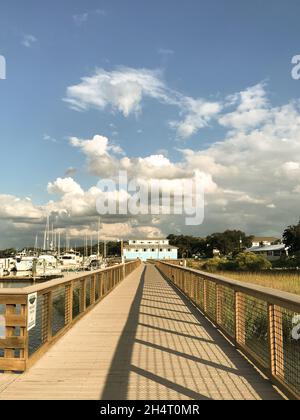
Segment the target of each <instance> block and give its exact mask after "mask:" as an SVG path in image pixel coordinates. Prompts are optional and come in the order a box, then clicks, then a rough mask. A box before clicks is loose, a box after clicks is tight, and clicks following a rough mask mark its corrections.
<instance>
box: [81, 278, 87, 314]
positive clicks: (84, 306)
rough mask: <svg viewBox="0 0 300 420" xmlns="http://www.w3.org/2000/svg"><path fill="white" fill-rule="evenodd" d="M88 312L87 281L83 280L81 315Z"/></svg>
mask: <svg viewBox="0 0 300 420" xmlns="http://www.w3.org/2000/svg"><path fill="white" fill-rule="evenodd" d="M85 310H86V279H82V280H81V290H80V313H83V312H85Z"/></svg>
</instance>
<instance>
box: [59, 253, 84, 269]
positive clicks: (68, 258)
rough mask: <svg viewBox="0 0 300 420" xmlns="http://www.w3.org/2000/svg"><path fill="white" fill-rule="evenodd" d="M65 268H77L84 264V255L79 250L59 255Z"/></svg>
mask: <svg viewBox="0 0 300 420" xmlns="http://www.w3.org/2000/svg"><path fill="white" fill-rule="evenodd" d="M59 261H60V262H61V264H62V269H63V270H76V269H79V268H81V266H82V257H81V256H80V253H79V252H76V251H73V250H71V251H69V252H66V253H65V254H63V255H61V256H60V257H59Z"/></svg>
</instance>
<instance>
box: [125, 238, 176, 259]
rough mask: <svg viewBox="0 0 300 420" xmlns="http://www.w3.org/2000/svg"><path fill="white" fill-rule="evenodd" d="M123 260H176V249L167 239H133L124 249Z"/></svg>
mask: <svg viewBox="0 0 300 420" xmlns="http://www.w3.org/2000/svg"><path fill="white" fill-rule="evenodd" d="M124 258H125V260H127V261H128V260H136V259H137V258H139V259H140V260H142V261H147V260H177V258H178V248H176V247H175V246H173V245H170V244H169V240H168V239H135V240H130V241H129V245H126V246H125V247H124Z"/></svg>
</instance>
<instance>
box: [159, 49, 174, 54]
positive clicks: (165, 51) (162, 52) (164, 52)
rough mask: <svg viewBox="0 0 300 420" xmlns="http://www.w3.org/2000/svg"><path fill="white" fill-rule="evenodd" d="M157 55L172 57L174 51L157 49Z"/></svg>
mask: <svg viewBox="0 0 300 420" xmlns="http://www.w3.org/2000/svg"><path fill="white" fill-rule="evenodd" d="M158 54H160V55H174V54H175V51H174V50H171V49H170V48H159V50H158Z"/></svg>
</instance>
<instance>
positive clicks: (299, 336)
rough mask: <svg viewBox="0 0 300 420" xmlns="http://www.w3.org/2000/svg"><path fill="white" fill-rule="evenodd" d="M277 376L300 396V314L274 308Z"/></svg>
mask: <svg viewBox="0 0 300 420" xmlns="http://www.w3.org/2000/svg"><path fill="white" fill-rule="evenodd" d="M273 340H274V343H273V344H274V349H275V374H276V376H278V377H279V378H280V379H281V380H282V381H284V382H285V383H286V384H287V385H288V386H289V387H290V388H291V389H292V391H293V392H295V393H296V394H298V395H300V314H299V313H295V312H292V311H289V310H287V309H281V308H278V307H275V308H274V336H273Z"/></svg>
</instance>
